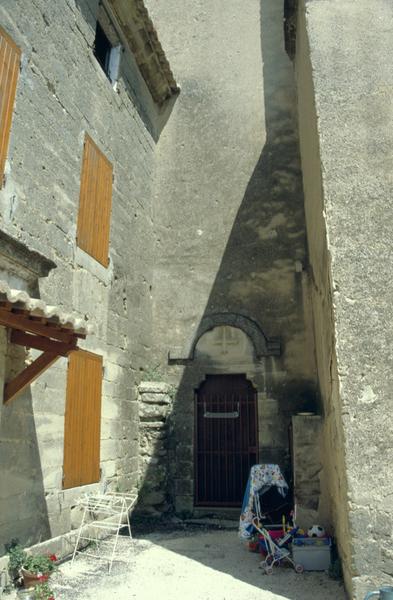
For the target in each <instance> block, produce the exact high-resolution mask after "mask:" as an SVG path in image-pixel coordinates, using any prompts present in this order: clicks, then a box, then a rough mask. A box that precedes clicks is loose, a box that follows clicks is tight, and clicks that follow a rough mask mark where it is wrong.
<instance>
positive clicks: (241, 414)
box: [194, 374, 258, 507]
mask: <svg viewBox="0 0 393 600" xmlns="http://www.w3.org/2000/svg"><path fill="white" fill-rule="evenodd" d="M257 423H258V418H257V393H256V390H255V389H254V387H253V385H252V383H251V382H250V381H248V379H246V376H245V375H242V374H240V375H233V374H231V375H207V377H206V380H205V381H204V382H203V383H202V385H201V386H200V388H199V389H198V390H197V392H196V398H195V449H194V456H195V506H217V507H218V506H222V507H230V506H240V505H241V502H242V498H243V493H244V490H245V486H246V483H247V479H248V474H249V471H250V467H251V466H252V465H254V464H256V463H257V462H258V431H257Z"/></svg>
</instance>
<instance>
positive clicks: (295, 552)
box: [292, 538, 331, 571]
mask: <svg viewBox="0 0 393 600" xmlns="http://www.w3.org/2000/svg"><path fill="white" fill-rule="evenodd" d="M300 544H301V545H300ZM330 548H331V542H330V539H329V538H317V539H316V538H309V539H307V538H306V539H299V540H294V541H293V544H292V556H293V560H294V561H295V563H299V564H301V565H303V567H304V570H305V571H327V569H329V567H330V562H331V557H330Z"/></svg>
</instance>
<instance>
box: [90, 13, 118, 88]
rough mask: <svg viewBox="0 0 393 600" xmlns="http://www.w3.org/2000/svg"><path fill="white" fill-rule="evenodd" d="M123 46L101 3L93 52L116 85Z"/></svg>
mask: <svg viewBox="0 0 393 600" xmlns="http://www.w3.org/2000/svg"><path fill="white" fill-rule="evenodd" d="M121 50H122V47H121V45H120V41H119V38H118V35H117V32H116V29H115V27H114V25H113V23H112V22H111V20H110V18H109V16H108V14H107V13H106V11H105V9H104V7H103V6H102V5H101V6H100V10H99V16H98V20H97V27H96V37H95V40H94V49H93V53H94V56H95V57H96V59H97V61H98V62H99V64H100V65H101V68H102V70H103V71H104V73H105V75H106V76H107V77H108V79H109V81H110V82H111V83H112V84H114V86H116V82H117V80H118V77H119V69H120V58H121Z"/></svg>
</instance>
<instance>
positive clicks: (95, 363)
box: [63, 350, 102, 488]
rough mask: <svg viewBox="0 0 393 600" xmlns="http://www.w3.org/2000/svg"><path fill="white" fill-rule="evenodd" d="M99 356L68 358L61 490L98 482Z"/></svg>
mask: <svg viewBox="0 0 393 600" xmlns="http://www.w3.org/2000/svg"><path fill="white" fill-rule="evenodd" d="M101 384H102V356H98V355H97V354H92V353H91V352H86V351H84V350H78V351H76V352H71V354H70V355H69V358H68V374H67V399H66V412H65V423H64V475H63V488H71V487H76V486H78V485H86V484H88V483H94V482H97V481H99V480H100V429H101Z"/></svg>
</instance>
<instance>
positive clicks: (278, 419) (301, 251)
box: [140, 0, 318, 576]
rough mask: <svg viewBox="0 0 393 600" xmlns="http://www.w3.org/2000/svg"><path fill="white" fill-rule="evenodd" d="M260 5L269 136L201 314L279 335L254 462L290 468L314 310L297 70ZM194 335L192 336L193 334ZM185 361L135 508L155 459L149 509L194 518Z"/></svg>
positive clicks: (266, 1)
mask: <svg viewBox="0 0 393 600" xmlns="http://www.w3.org/2000/svg"><path fill="white" fill-rule="evenodd" d="M260 6H261V13H260V14H261V18H260V21H261V50H262V56H263V83H264V98H263V99H261V101H262V102H264V108H265V120H266V134H267V135H266V143H265V145H264V146H263V148H262V150H261V155H260V158H259V160H258V162H257V164H256V166H255V169H254V172H253V174H252V177H251V179H250V181H249V183H248V185H247V189H246V191H245V194H244V197H243V200H242V202H241V205H240V208H239V210H238V213H237V215H236V218H235V220H234V223H233V226H232V230H231V234H230V237H229V240H228V243H227V246H226V248H225V251H224V253H223V256H222V260H221V264H220V268H219V270H218V272H217V275H216V278H215V281H214V284H213V287H212V290H211V292H210V295H209V297H208V298H206V306H207V307H208V308H207V310H206V312H205V314H204V315H203V318H206V317H208V316H209V315H214V314H215V313H220V314H222V313H233V314H240V315H244V316H245V317H247V318H249V319H251V320H253V321H254V322H256V323H258V324H259V326H260V328H261V329H262V330H263V332H264V334H265V335H266V337H267V338H268V339H269V338H273V337H275V336H277V335H279V336H280V338H281V342H282V355H281V356H280V357H277V356H274V355H271V356H267V357H266V358H265V360H264V362H263V363H262V362H261V361H260V362H259V365H260V366H263V369H264V373H263V377H261V381H262V380H263V383H261V385H263V386H264V387H263V389H261V388H259V389H258V392H260V393H261V392H262V393H263V394H264V395H265V398H264V399H262V406H261V404H260V407H259V410H260V409H261V408H262V412H263V410H265V404H264V403H265V400H266V398H269V397H270V398H271V399H273V401H274V407H273V410H272V413H273V412H274V414H275V416H274V418H273V417H272V420H271V429H272V431H270V434H271V436H272V437H273V438H274V436H276V438H279V439H280V443H279V444H275V443H274V440H273V443H271V442H270V441H267V442H266V444H265V443H264V440H262V441H261V440H260V442H261V444H260V445H261V448H260V450H261V452H260V456H259V460H260V462H278V463H279V464H280V465H284V466H285V465H286V466H287V467H288V466H289V462H290V461H289V454H288V451H289V443H288V426H289V424H290V418H291V415H293V414H296V412H298V411H299V410H316V409H317V408H318V407H317V400H316V398H317V385H316V375H315V364H314V351H313V338H312V316H311V313H310V314H307V310H306V309H305V305H306V298H307V297H308V281H307V272H306V269H307V250H306V231H305V218H304V207H303V188H302V176H301V169H300V157H299V148H298V135H297V126H296V97H295V85H294V77H293V72H292V65H291V63H290V61H289V59H288V57H287V56H286V55H285V52H284V36H283V29H282V11H283V3H278V2H276V1H275V0H274V1H272V0H261V4H260ZM227 118H228V119H230V118H231V115H228V117H227ZM298 265H300V268H299V266H298ZM221 324H222V323H221ZM307 328H308V337H307V335H306V333H305V332H306V329H307ZM310 332H311V333H310ZM195 335H196V337H198V333H197V332H195ZM184 358H186V357H184ZM185 362H186V364H185V366H184V368H183V369H180V368H179V367H177V368H178V369H179V370H178V374H179V376H180V384H179V385H178V387H177V390H176V395H175V397H174V400H173V408H172V412H171V413H170V415H169V417H168V419H167V421H166V422H165V424H163V427H164V428H165V431H166V433H165V436H164V439H165V440H166V441H165V444H166V445H165V449H164V451H166V454H163V448H162V442H161V441H160V450H159V452H160V456H159V455H158V453H157V456H156V457H154V456H153V460H152V461H151V466H150V467H149V468H148V469H147V471H146V472H145V477H144V480H143V484H142V486H141V490H140V497H141V500H142V502H141V505H142V503H143V498H144V496H145V489H148V488H149V486H150V482H151V481H152V480H154V479H155V477H156V472H157V469H156V466H155V465H156V464H157V463H158V462H159V463H160V471H161V485H162V491H165V493H166V501H165V503H164V504H163V505H161V506H151V512H152V514H159V513H160V512H162V508H164V507H165V508H166V509H168V507H171V508H172V509H175V511H176V512H177V513H178V514H180V515H181V516H191V514H192V513H193V510H194V482H193V477H194V450H193V440H194V414H193V413H194V390H195V388H196V387H198V386H199V383H200V382H201V381H202V380H203V379H204V376H205V375H206V371H205V372H202V371H201V370H200V366H199V365H197V364H196V363H195V362H194V363H193V362H192V361H185ZM171 369H173V370H170V371H168V372H169V373H170V374H171V375H172V373H173V372H174V370H175V367H172V368H171ZM221 372H223V371H221ZM228 372H231V371H230V369H228ZM232 372H233V371H232ZM168 377H169V376H168ZM269 416H270V415H269ZM262 418H263V415H262ZM277 446H278V447H277ZM153 454H154V453H153ZM164 458H165V460H166V466H165V468H166V475H165V476H164V474H163V471H164V470H165V469H164V465H163V460H164ZM174 498H175V502H174ZM233 575H234V576H236V573H233Z"/></svg>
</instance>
